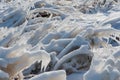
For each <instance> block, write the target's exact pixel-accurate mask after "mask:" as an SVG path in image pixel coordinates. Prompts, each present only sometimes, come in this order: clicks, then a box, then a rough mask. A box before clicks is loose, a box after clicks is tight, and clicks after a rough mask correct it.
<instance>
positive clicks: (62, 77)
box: [30, 70, 66, 80]
mask: <svg viewBox="0 0 120 80" xmlns="http://www.w3.org/2000/svg"><path fill="white" fill-rule="evenodd" d="M30 80H66V72H65V71H64V70H58V71H50V72H44V73H43V74H40V75H37V76H35V77H33V78H31V79H30Z"/></svg>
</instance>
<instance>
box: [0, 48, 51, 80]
mask: <svg viewBox="0 0 120 80" xmlns="http://www.w3.org/2000/svg"><path fill="white" fill-rule="evenodd" d="M0 57H1V60H0V62H5V63H4V64H2V63H1V65H0V68H1V70H3V71H5V72H6V73H8V74H9V76H10V79H12V78H14V77H15V76H16V75H17V74H19V73H21V72H22V71H23V70H24V69H26V68H28V67H29V66H30V65H32V64H33V63H35V62H36V61H42V67H41V68H42V69H44V70H45V69H46V67H47V65H48V63H49V62H50V55H49V54H48V53H47V52H45V51H41V50H39V51H35V52H29V51H25V50H24V49H23V48H22V47H19V46H15V47H12V48H2V47H1V48H0ZM23 62H24V63H23ZM42 69H41V70H42Z"/></svg>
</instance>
